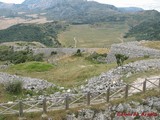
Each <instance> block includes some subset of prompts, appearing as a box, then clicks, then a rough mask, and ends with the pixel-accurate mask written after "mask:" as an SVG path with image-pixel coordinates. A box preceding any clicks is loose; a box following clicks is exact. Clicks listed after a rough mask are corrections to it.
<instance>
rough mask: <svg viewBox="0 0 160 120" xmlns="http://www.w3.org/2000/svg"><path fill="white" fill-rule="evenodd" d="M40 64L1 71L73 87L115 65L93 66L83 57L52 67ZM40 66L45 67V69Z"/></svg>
mask: <svg viewBox="0 0 160 120" xmlns="http://www.w3.org/2000/svg"><path fill="white" fill-rule="evenodd" d="M41 64H42V63H41ZM41 64H40V65H39V63H38V67H37V64H35V62H29V63H24V64H19V65H13V66H11V67H10V68H8V69H6V70H3V72H8V73H10V74H18V75H21V76H28V77H33V78H40V79H45V80H48V81H49V82H52V83H54V84H57V85H60V86H64V87H73V86H78V85H81V84H84V82H85V80H86V79H89V78H91V77H93V76H98V75H100V74H101V73H102V72H104V71H107V70H110V69H111V68H113V67H116V64H115V63H113V64H95V63H92V62H90V61H88V60H86V59H85V57H68V58H65V59H62V60H60V61H58V62H57V63H56V64H55V65H54V67H52V65H50V64H49V65H48V64H46V63H43V64H44V65H41ZM35 66H36V68H35ZM41 66H44V67H46V66H47V69H45V68H43V67H41ZM48 66H49V69H48ZM39 68H40V69H39ZM39 71H43V72H39Z"/></svg>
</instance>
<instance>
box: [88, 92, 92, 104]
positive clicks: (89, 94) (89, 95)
mask: <svg viewBox="0 0 160 120" xmlns="http://www.w3.org/2000/svg"><path fill="white" fill-rule="evenodd" d="M90 97H91V93H90V92H88V93H87V106H90V102H91V99H90Z"/></svg>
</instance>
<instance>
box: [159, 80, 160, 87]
mask: <svg viewBox="0 0 160 120" xmlns="http://www.w3.org/2000/svg"><path fill="white" fill-rule="evenodd" d="M159 89H160V78H159Z"/></svg>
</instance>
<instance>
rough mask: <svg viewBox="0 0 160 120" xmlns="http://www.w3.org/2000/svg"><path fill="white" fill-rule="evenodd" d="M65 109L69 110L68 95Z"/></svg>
mask: <svg viewBox="0 0 160 120" xmlns="http://www.w3.org/2000/svg"><path fill="white" fill-rule="evenodd" d="M65 109H66V110H68V109H69V96H68V95H67V96H66V98H65Z"/></svg>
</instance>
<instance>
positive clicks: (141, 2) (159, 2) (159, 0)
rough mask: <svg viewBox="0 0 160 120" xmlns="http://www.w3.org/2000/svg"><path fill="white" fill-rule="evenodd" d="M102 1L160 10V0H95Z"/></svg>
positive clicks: (9, 1) (119, 5) (17, 1)
mask: <svg viewBox="0 0 160 120" xmlns="http://www.w3.org/2000/svg"><path fill="white" fill-rule="evenodd" d="M0 1H2V2H6V3H22V2H23V1H24V0H0ZM95 1H98V2H101V3H106V4H112V5H115V6H117V7H130V6H132V7H141V8H143V9H156V10H158V11H160V0H95Z"/></svg>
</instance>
